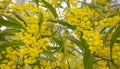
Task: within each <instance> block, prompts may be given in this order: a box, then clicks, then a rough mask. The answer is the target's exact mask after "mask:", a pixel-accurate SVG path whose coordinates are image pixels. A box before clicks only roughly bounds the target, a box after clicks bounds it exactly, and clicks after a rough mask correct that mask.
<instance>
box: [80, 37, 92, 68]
mask: <svg viewBox="0 0 120 69" xmlns="http://www.w3.org/2000/svg"><path fill="white" fill-rule="evenodd" d="M81 43H83V45H84V46H85V53H84V67H85V69H93V59H94V55H93V54H91V53H90V50H89V46H88V44H87V43H86V41H85V40H84V39H82V40H81Z"/></svg>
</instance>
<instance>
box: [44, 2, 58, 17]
mask: <svg viewBox="0 0 120 69" xmlns="http://www.w3.org/2000/svg"><path fill="white" fill-rule="evenodd" d="M42 2H43V3H44V4H45V6H46V7H47V8H48V9H50V11H51V12H52V14H53V15H54V17H58V15H57V12H56V10H55V8H54V7H53V6H52V5H51V4H49V3H48V2H47V1H45V0H42Z"/></svg>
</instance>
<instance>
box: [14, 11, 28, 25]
mask: <svg viewBox="0 0 120 69" xmlns="http://www.w3.org/2000/svg"><path fill="white" fill-rule="evenodd" d="M13 13H14V14H15V16H16V17H17V18H18V19H19V20H20V21H22V22H24V25H25V26H27V23H26V22H25V20H24V18H23V16H22V15H21V14H20V13H19V12H17V11H16V12H13Z"/></svg>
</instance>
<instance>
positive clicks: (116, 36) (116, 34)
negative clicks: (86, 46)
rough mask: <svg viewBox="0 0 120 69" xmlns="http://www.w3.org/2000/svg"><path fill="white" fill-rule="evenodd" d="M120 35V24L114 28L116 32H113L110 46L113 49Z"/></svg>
mask: <svg viewBox="0 0 120 69" xmlns="http://www.w3.org/2000/svg"><path fill="white" fill-rule="evenodd" d="M118 37H120V25H119V26H118V27H117V28H115V29H114V32H113V34H112V37H111V40H110V48H111V49H112V47H113V45H114V43H115V41H116V39H117V38H118Z"/></svg>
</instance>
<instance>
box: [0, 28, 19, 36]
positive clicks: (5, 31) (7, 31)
mask: <svg viewBox="0 0 120 69" xmlns="http://www.w3.org/2000/svg"><path fill="white" fill-rule="evenodd" d="M14 32H20V30H17V29H6V30H3V31H0V35H9V34H12V33H14Z"/></svg>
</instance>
